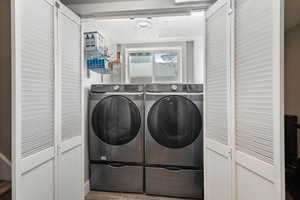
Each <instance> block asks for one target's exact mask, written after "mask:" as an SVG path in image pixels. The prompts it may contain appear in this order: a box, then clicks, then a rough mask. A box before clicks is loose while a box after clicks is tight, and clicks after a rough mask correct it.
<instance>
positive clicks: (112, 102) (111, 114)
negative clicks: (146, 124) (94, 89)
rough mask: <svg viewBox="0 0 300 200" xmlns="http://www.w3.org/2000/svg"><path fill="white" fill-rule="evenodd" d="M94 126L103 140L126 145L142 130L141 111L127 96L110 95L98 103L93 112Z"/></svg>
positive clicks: (111, 143)
mask: <svg viewBox="0 0 300 200" xmlns="http://www.w3.org/2000/svg"><path fill="white" fill-rule="evenodd" d="M92 126H93V130H94V132H95V134H96V135H97V137H98V138H99V139H101V140H102V141H103V142H105V143H107V144H110V145H124V144H127V143H129V142H130V141H132V140H133V139H134V138H135V137H136V136H137V134H138V132H139V130H140V127H141V115H140V111H139V109H138V107H137V106H136V105H135V103H133V102H132V101H131V100H130V99H128V98H127V97H124V96H119V95H114V96H109V97H106V98H104V99H102V100H101V101H100V102H99V103H98V104H97V105H96V107H95V109H94V111H93V114H92Z"/></svg>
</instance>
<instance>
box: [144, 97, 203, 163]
mask: <svg viewBox="0 0 300 200" xmlns="http://www.w3.org/2000/svg"><path fill="white" fill-rule="evenodd" d="M202 101H203V97H202V95H201V94H182V95H180V94H178V95H174V94H170V95H164V94H156V95H153V94H146V114H147V126H146V144H145V145H146V164H148V165H170V166H186V167H195V168H202V152H203V151H202V149H203V144H202V143H203V142H202V141H203V135H202V132H203V131H202V128H203V127H202V106H203V105H202V104H203V103H202Z"/></svg>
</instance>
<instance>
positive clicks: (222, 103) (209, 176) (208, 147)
mask: <svg viewBox="0 0 300 200" xmlns="http://www.w3.org/2000/svg"><path fill="white" fill-rule="evenodd" d="M229 8H230V4H229V1H228V0H219V1H217V2H216V3H215V4H214V5H213V6H212V7H210V9H209V10H208V11H207V16H206V38H207V39H206V73H205V131H204V132H205V140H204V141H205V142H204V144H205V150H204V154H205V156H204V158H205V161H204V163H205V169H204V170H205V197H204V198H205V199H206V200H220V199H222V200H231V185H230V184H231V148H230V143H231V142H230V134H229V131H230V124H229V123H230V119H229V118H230V112H229V105H230V18H229V11H230V10H229Z"/></svg>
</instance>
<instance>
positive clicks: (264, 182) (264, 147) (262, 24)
mask: <svg viewBox="0 0 300 200" xmlns="http://www.w3.org/2000/svg"><path fill="white" fill-rule="evenodd" d="M282 9H283V1H281V0H236V1H235V28H234V33H235V42H234V46H235V59H234V62H235V74H234V76H235V77H234V79H235V83H234V84H235V92H234V93H235V94H234V96H235V149H236V151H235V157H236V163H235V170H236V173H235V176H236V177H235V180H236V199H238V200H253V199H255V200H273V199H274V200H281V199H284V167H283V166H284V156H283V149H284V148H283V106H282V105H283V91H282V86H283V78H282V77H283V72H282V69H283V68H282V53H281V51H282V50H283V46H282V34H283V28H282V27H283V26H282V20H281V17H282V14H283V12H282Z"/></svg>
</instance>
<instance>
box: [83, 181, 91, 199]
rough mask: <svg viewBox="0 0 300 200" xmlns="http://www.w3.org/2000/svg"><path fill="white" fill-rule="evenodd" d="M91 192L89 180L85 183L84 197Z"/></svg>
mask: <svg viewBox="0 0 300 200" xmlns="http://www.w3.org/2000/svg"><path fill="white" fill-rule="evenodd" d="M89 192H90V180H87V181H86V182H85V183H84V196H86V195H87V194H88V193H89Z"/></svg>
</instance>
